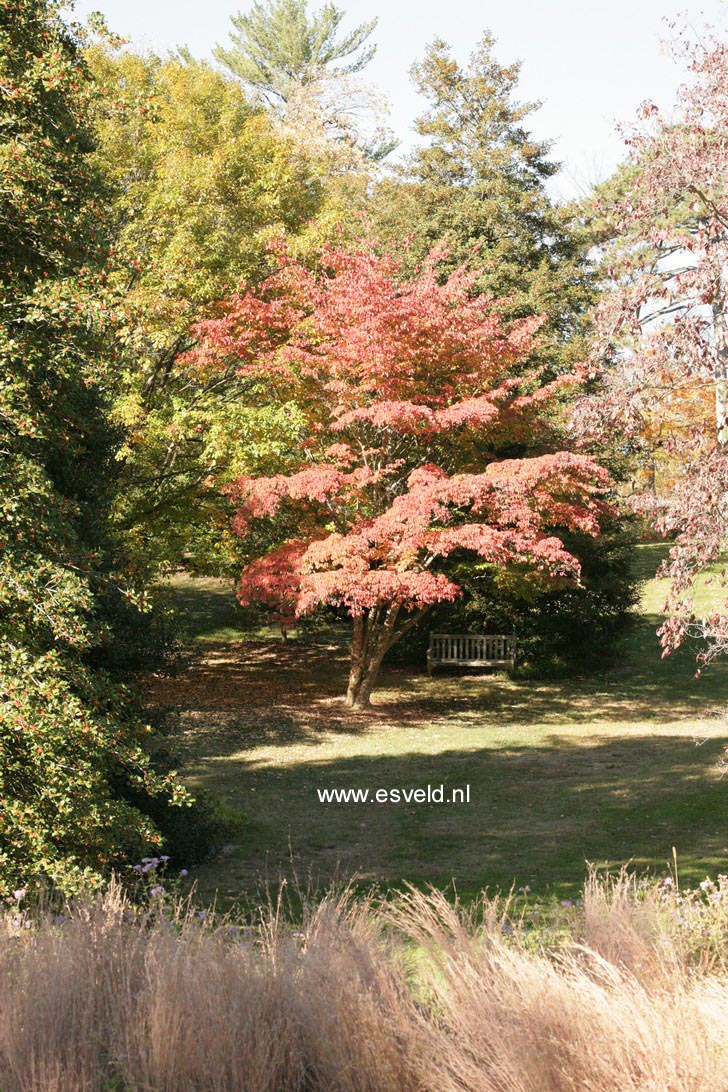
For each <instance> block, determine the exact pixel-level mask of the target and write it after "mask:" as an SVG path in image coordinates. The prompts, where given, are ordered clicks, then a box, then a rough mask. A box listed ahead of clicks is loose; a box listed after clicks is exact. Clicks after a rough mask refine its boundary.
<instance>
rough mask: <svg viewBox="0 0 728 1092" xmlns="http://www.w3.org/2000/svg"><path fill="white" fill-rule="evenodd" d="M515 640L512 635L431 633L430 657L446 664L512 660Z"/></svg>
mask: <svg viewBox="0 0 728 1092" xmlns="http://www.w3.org/2000/svg"><path fill="white" fill-rule="evenodd" d="M515 651H516V638H515V635H514V634H512V633H508V634H505V633H431V634H430V656H431V658H432V659H433V660H440V661H441V662H444V663H447V662H448V661H451V662H455V661H457V660H500V661H503V662H504V663H505V662H507V661H509V660H512V659H513V657H514V655H515Z"/></svg>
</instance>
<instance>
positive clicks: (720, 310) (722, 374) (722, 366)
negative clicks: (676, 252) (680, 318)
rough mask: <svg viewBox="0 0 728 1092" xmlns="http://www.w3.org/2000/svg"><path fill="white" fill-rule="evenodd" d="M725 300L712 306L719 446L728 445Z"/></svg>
mask: <svg viewBox="0 0 728 1092" xmlns="http://www.w3.org/2000/svg"><path fill="white" fill-rule="evenodd" d="M725 305H726V300H725V298H721V299H720V301H719V302H717V303H716V304H715V306H714V307H713V323H714V329H715V343H716V361H715V417H716V427H717V431H718V445H719V447H728V315H727V314H726V311H725Z"/></svg>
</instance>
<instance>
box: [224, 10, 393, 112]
mask: <svg viewBox="0 0 728 1092" xmlns="http://www.w3.org/2000/svg"><path fill="white" fill-rule="evenodd" d="M307 9H308V4H307V0H267V2H266V3H260V2H259V0H256V2H255V3H254V4H253V6H252V8H251V9H250V11H249V12H248V13H247V15H243V14H241V13H238V14H237V15H233V16H231V22H232V24H233V26H234V27H235V30H233V31H231V32H230V39H231V42H232V46H231V48H229V49H225V48H224V47H223V46H218V47H217V48H216V49H215V57H216V59H217V60H218V61H220V62H221V63H222V64H224V65H225V67H226V68H228V69H229V70H230V71H231V72H232V73H234V75H236V76H238V77H239V78H240V79H241V80H243V81H244V82H245V83H247V84H249V85H250V86H251V87H252V88H253V89H254V90H255V91H256V92H258V93H260V94H261V95H263V96H264V97H265V98H266V99H267V100H269V101H276V100H278V101H282V102H284V103H285V102H287V101H288V100H289V99H290V98H291V96H292V95H293V94H294V93H295V92H296V91H297V90H299V89H300V88H301V87H302V86H303V85H305V84H308V83H316V82H318V81H319V80H320V79H321V77H322V75H323V74H326V76H327V77H329V78H336V77H339V76H345V75H349V74H352V73H356V72H360V71H361V70H362V69H363V68H364V67H365V66H366V65H367V64H368V63H369V61H370V60H371V59H372V57H373V56H374V52H375V48H376V47H375V46H373V45H371V44H370V45H367V39H368V38H369V37H370V35H371V33H372V31H373V30H374V28H375V26H376V23H377V21H376V19H373V20H371V22H368V23H362V25H361V26H358V27H356V28H355V29H354V30H352V31H351V32H350V33H348V34H345V35H343V37H341V38H339V37H338V32H339V27H340V26H341V23H342V21H343V19H344V15H345V13H344V12H343V11H340V10H339V9H338V8H337V7H336V6H335V5H334V4H330V3H329V4H324V6H323V7H322V8H321V10H320V11H319V12H318V13H316V14H315V15H311V16H309V14H308V10H307ZM347 58H351V60H349V61H348V63H346V64H341V65H337V64H336V62H337V61H346V59H347Z"/></svg>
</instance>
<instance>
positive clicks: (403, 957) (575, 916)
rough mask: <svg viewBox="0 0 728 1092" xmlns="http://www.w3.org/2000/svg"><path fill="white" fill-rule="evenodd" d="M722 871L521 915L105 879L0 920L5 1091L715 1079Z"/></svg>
mask: <svg viewBox="0 0 728 1092" xmlns="http://www.w3.org/2000/svg"><path fill="white" fill-rule="evenodd" d="M725 903H728V890H727V889H726V888H725V885H723V886H722V887H721V886H719V887H718V888H715V889H710V890H708V891H707V892H703V893H700V894H695V893H693V894H690V893H689V894H687V895H680V894H679V893H674V892H670V891H666V889H665V888H664V887H662V888H656V887H650V888H647V887H641V888H640V887H638V886H637V885H636V884H635V883H634V882H633V881H631V880H630V879H629V878H627V877H623V878H621V879H620V880H618V881H616V882H612V883H607V884H605V883H603V882H600V881H597V880H595V879H593V878H592V879H591V880H590V881H589V883H588V884H587V887H586V889H585V892H584V898H583V903H582V904H581V905H579V906H577V907H573V908H571V907H570V908H568V909H562V908H558V909H554V910H553V912H552V914H551V916H550V919H549V924H548V925H547V926H546V927H543V926H542V927H540V928H539V929H533V928H532V927H531V926H529V917H528V913H529V912H528V910H527V909H526V904H525V903H524V908H523V909H522V910H520V911H518V909H517V907H518V904H517V902H514V901H513V900H510V901H509V900H505V901H500V902H498V901H486V902H484V903H481V904H480V905H479V906H478V907H476V908H471V909H470V910H469V911H467V912H466V911H464V910H462V909H461V908H459V907H457V906H453V905H452V904H451V903H449V902H448V901H447V900H446V899H445V898H444V897H443V896H441V895H440V894H438V893H436V892H432V893H430V894H422V893H420V892H417V891H410V892H409V893H406V894H405V895H402V896H399V897H398V898H397V899H396V900H393V901H390V902H388V903H387V904H385V905H382V906H379V907H378V908H376V907H375V906H374V905H373V904H372V903H371V902H366V901H362V900H359V901H357V900H352V899H351V898H349V897H347V896H346V895H344V896H338V897H337V896H331V897H329V898H327V899H324V900H323V901H322V902H320V903H319V904H318V905H317V906H313V907H311V908H310V909H309V910H308V911H307V912H306V914H305V915H304V920H303V923H302V924H300V925H298V926H294V925H291V924H288V923H287V922H286V921H285V920H284V918H283V916H282V915H281V914H280V913H279V911H278V910H277V909H276V908H275V907H272V908H269V910H268V911H267V912H266V913H265V914H264V915H263V918H262V920H261V922H260V923H259V924H258V925H256V926H255V927H251V926H247V927H245V926H237V927H235V926H232V925H231V923H230V921H229V919H228V920H217V919H215V917H214V915H209V916H207V917H206V918H205V920H201V915H200V914H199V913H197V912H195V911H194V910H193V909H192V908H191V907H185V906H176V907H174V906H171V905H167V906H165V905H164V904H163V902H162V900H161V899H159V898H157V899H156V900H153V902H152V904H151V906H150V907H149V908H147V909H142V910H140V909H138V908H136V909H135V908H134V907H132V906H130V905H129V904H128V903H127V902H126V901H125V899H124V897H123V896H122V894H121V893H120V891H119V889H118V888H114V887H112V888H110V889H109V890H108V891H107V892H106V894H105V895H103V896H99V897H97V898H96V899H95V900H87V901H82V902H79V903H77V904H75V905H74V906H70V907H67V908H66V909H65V911H64V920H62V921H61V920H60V918H59V917H57V916H56V917H54V916H53V914H51V913H50V912H49V911H42V910H40V911H36V912H33V913H30V912H28V913H23V912H22V911H14V912H8V913H7V914H6V915H5V917H4V919H3V922H2V926H1V927H0V1088H2V1090H3V1092H21V1090H22V1092H26V1090H27V1092H30V1090H32V1092H81V1090H84V1092H87V1090H88V1092H90V1090H95V1089H98V1090H103V1089H106V1090H112V1089H113V1090H122V1089H123V1090H131V1089H134V1090H139V1092H141V1090H145V1092H150V1090H155V1092H157V1090H158V1092H185V1090H200V1092H202V1090H205V1092H207V1090H210V1092H225V1090H236V1092H237V1090H240V1092H243V1090H244V1092H274V1090H275V1092H284V1090H286V1092H287V1090H292V1092H293V1090H300V1092H314V1090H324V1089H325V1090H327V1092H416V1090H422V1092H426V1090H427V1092H456V1090H457V1092H464V1090H472V1092H491V1090H492V1092H556V1090H562V1089H563V1090H566V1089H574V1090H576V1089H584V1090H592V1092H598V1090H615V1092H616V1090H619V1092H632V1090H634V1092H638V1090H639V1092H650V1090H651V1092H671V1090H674V1092H691V1090H696V1092H697V1090H705V1092H708V1090H710V1092H720V1090H721V1089H728V1043H727V1042H726V1036H725V1028H726V1026H728V943H727V938H728V907H726V906H725V905H724V904H725Z"/></svg>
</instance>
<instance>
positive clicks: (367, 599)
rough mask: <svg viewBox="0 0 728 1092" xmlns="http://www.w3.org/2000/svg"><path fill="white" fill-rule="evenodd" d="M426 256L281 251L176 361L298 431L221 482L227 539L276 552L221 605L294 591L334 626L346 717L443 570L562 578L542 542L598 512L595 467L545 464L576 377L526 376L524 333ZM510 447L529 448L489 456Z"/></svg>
mask: <svg viewBox="0 0 728 1092" xmlns="http://www.w3.org/2000/svg"><path fill="white" fill-rule="evenodd" d="M440 258H441V256H440V255H438V254H436V253H434V254H432V255H430V257H429V258H428V260H427V261H426V262H425V263H424V264H423V265H422V266H421V267H420V268H419V270H418V271H417V273H416V275H415V276H414V277H413V278H411V279H410V280H408V281H404V280H403V279H402V268H403V266H402V265H401V264H400V263H399V262H398V261H397V260H395V259H393V258H391V257H382V256H380V255H378V254H377V253H376V252H375V249H374V248H373V247H371V246H366V247H363V248H362V249H359V250H356V251H346V250H344V249H341V248H330V249H327V250H326V251H325V252H324V253H323V254H322V256H321V262H320V270H321V271H320V272H319V273H315V272H312V271H311V270H310V269H308V268H306V267H305V266H304V265H303V264H301V263H300V262H298V261H296V260H293V259H292V258H291V257H290V256H289V255H288V254H287V253H286V250H285V248H283V247H282V246H281V247H280V248H279V249H278V269H277V270H276V272H275V273H274V274H273V275H272V276H270V277H269V278H268V279H267V280H266V281H265V282H264V283H263V284H262V285H261V287H260V288H259V289H258V290H257V291H247V292H242V293H241V294H240V295H237V296H235V297H234V298H232V299H230V300H228V301H227V303H226V304H225V305H224V307H223V309H222V313H221V315H220V317H217V318H214V319H211V320H209V321H206V322H203V323H201V324H200V325H199V326H197V327H196V331H195V332H196V334H197V336H198V338H199V342H198V346H197V348H196V349H195V350H194V351H193V352H192V353H190V354H189V356H188V364H189V365H194V366H196V367H198V368H200V369H202V370H203V371H205V372H214V371H215V370H216V369H229V368H230V367H231V366H232V365H234V366H235V367H236V368H237V369H238V370H239V372H240V373H241V374H242V375H244V376H246V377H247V378H248V380H249V382H250V386H251V392H253V391H254V393H255V396H256V397H258V398H260V399H268V400H270V402H271V404H277V405H281V404H289V405H290V406H291V407H295V409H296V413H297V414H298V416H299V417H302V419H303V420H304V421H305V429H304V434H303V435H302V436H300V437H299V442H298V443H297V444H296V446H295V450H290V449H289V451H288V452H287V453H284V454H283V455H282V456H281V466H280V470H279V472H278V473H274V474H270V473H269V474H266V475H265V476H254V475H246V476H243V477H241V478H240V479H239V480H237V481H236V482H234V483H232V484H231V485H230V486H229V487H228V490H229V493H230V496H231V497H232V498H233V500H234V501H235V503H236V505H237V514H236V516H235V520H234V530H235V531H236V532H237V533H238V534H239V535H241V536H243V537H246V536H250V540H251V541H255V542H259V541H263V540H264V539H266V537H267V541H268V542H269V543H270V542H271V541H272V539H271V534H274V533H275V532H276V531H278V533H279V534H280V539H279V542H281V545H280V546H279V547H278V548H277V549H275V550H273V551H272V552H270V553H269V554H268V555H267V556H266V558H265V559H264V560H263V561H261V560H255V561H253V562H252V564H251V565H250V567H249V568H248V569H246V571H245V572H244V573H243V577H242V585H241V592H240V597H241V599H242V600H243V601H244V602H250V601H252V600H253V599H255V598H257V599H259V600H262V601H264V602H268V603H269V604H270V601H271V599H270V597H271V593H272V592H273V591H274V590H275V589H276V588H280V590H281V593H282V599H283V600H284V601H290V596H291V592H292V589H293V588H294V587H295V611H296V613H297V614H298V615H304V614H306V613H308V612H310V611H313V610H314V609H315V608H317V607H319V606H321V605H330V606H334V607H337V608H340V609H343V610H345V611H347V612H348V614H349V615H350V616H351V618H352V619H353V627H354V630H353V641H352V658H351V671H350V677H349V687H348V694H347V704H348V705H350V706H353V707H355V708H362V707H365V706H367V705H368V704H369V700H370V694H371V691H372V687H373V685H374V682H375V679H376V677H377V672H378V670H379V667H380V665H381V663H382V659H383V657H384V655H385V654H386V652H387V650H388V649H389V648H390V647H391V646H392V644H393V643H394V642H395V641H396V640H397V639H398V637H399V636H401V634H402V633H403V632H405V631H406V630H407V629H408V628H410V627H412V626H414V625H415V624H416V623H417V622H418V621H419V620H420V619H421V618H422V616H423V615H424V614H425V613H426V611H427V610H428V609H429V608H430V607H431V606H432V605H433V604H435V603H440V602H443V601H447V600H453V599H454V598H455V597H456V596H457V595H458V594H459V589H458V586H457V585H456V583H455V582H454V580H453V579H452V577H451V576H450V575H448V562H449V561H452V560H453V559H455V558H456V557H457V558H458V559H460V560H462V557H463V556H468V555H469V556H472V557H473V558H474V559H477V560H478V561H479V562H480V563H486V564H490V565H493V566H497V567H498V568H500V569H505V568H507V567H514V568H516V567H518V568H519V569H521V570H523V571H524V572H525V573H533V574H536V575H537V578H538V579H540V580H544V581H559V580H572V581H577V580H578V578H579V564H578V562H577V560H576V559H575V558H574V557H573V556H572V555H571V554H569V553H568V552H567V550H566V549H565V548H564V546H563V544H562V542H561V540H560V539H559V537H558V533H557V530H558V528H572V529H580V530H582V531H587V532H589V533H591V534H594V535H596V534H597V533H598V530H599V525H598V520H599V516H600V514H601V513H602V512H604V511H606V509H607V505H606V503H605V501H604V499H603V493H604V491H605V489H606V488H607V486H608V480H607V475H606V472H605V471H604V470H603V469H602V468H601V467H600V466H598V465H597V464H596V463H595V462H594V461H593V459H592V458H590V457H587V456H585V455H578V454H577V455H575V454H569V453H567V452H564V451H554V450H553V449H551V450H550V444H551V443H552V438H553V425H552V423H551V418H552V417H553V414H554V409H555V405H556V404H557V403H558V401H559V400H560V399H561V398H563V396H564V391H565V390H567V389H568V388H569V387H570V386H571V385H572V384H574V383H575V382H577V377H575V376H574V375H569V376H560V377H557V378H551V380H550V381H547V380H546V379H545V377H544V375H543V373H542V371H541V370H539V369H529V367H528V365H527V359H528V356H529V353H530V352H531V351H532V349H533V346H534V343H535V338H536V335H537V329H538V326H539V323H540V320H539V319H533V318H530V319H527V320H520V321H516V322H510V323H508V324H506V323H505V322H504V321H503V320H502V318H501V317H500V316H499V307H498V305H497V304H496V303H495V302H494V301H492V300H489V299H487V298H485V297H483V296H475V295H473V294H472V292H471V289H472V286H473V284H474V281H475V279H476V277H477V273H473V272H468V271H466V270H465V269H464V268H460V269H457V270H455V272H453V273H451V274H450V275H449V276H448V277H447V278H446V279H444V280H442V279H441V278H440V277H439V276H438V273H439V269H438V265H439V261H440ZM526 441H528V444H529V446H530V449H531V450H533V447H534V445H540V450H541V451H542V452H543V453H542V454H538V455H536V456H533V457H531V458H508V459H498V458H497V455H496V452H497V451H498V450H502V449H503V447H504V446H505V445H506V444H511V445H512V450H517V449H518V446H519V445H521V446H523V445H524V443H525V442H526ZM261 529H262V530H266V534H261V533H260V532H261ZM273 541H275V540H274V539H273ZM287 566H289V570H290V579H289V578H285V579H283V578H282V575H281V573H282V569H285V568H286V567H287Z"/></svg>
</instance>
